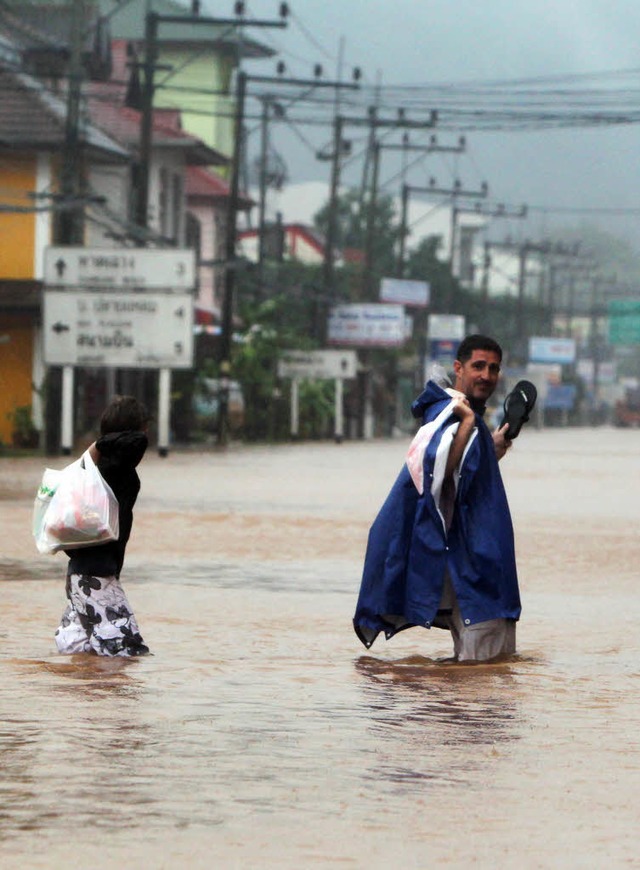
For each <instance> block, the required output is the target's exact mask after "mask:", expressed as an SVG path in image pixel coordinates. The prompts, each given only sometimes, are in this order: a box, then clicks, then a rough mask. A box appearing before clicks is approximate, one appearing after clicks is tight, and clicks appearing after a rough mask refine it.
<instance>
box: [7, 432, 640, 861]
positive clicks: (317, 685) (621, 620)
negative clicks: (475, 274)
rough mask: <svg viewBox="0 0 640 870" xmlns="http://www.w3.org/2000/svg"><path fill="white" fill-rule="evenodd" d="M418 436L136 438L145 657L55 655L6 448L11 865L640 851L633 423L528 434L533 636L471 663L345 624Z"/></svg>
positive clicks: (520, 447) (584, 855)
mask: <svg viewBox="0 0 640 870" xmlns="http://www.w3.org/2000/svg"><path fill="white" fill-rule="evenodd" d="M406 446H407V445H406V444H405V443H404V442H402V441H385V442H374V443H367V444H359V443H358V444H355V443H354V444H352V443H346V444H342V445H339V446H338V445H334V444H323V445H296V446H283V447H277V448H271V449H269V448H253V449H252V448H232V449H230V450H229V451H228V452H227V453H224V454H221V453H210V454H187V453H175V454H172V455H171V456H169V458H168V459H164V460H163V459H160V458H158V457H156V456H155V455H149V456H148V457H147V458H145V460H144V462H143V464H142V466H141V468H140V474H141V478H142V484H143V490H142V495H141V497H140V500H139V503H138V507H137V511H136V519H135V523H134V532H133V538H132V542H131V545H130V548H129V551H128V557H127V564H126V566H125V573H124V575H123V582H124V584H125V588H126V589H127V592H128V595H129V598H130V600H131V602H132V604H133V605H134V608H135V611H136V615H137V617H138V620H139V623H140V626H141V630H142V633H143V635H144V638H145V640H146V641H147V643H148V644H149V645H150V646H151V648H152V650H153V652H154V655H153V656H151V657H147V658H144V659H138V660H133V661H122V660H112V659H99V658H92V657H89V656H74V657H62V656H58V655H57V654H56V653H55V651H54V650H55V647H54V644H53V636H52V635H53V630H54V629H55V626H56V624H57V620H58V618H59V616H60V613H61V611H62V609H63V606H64V589H63V587H64V582H63V575H64V570H65V560H64V557H62V556H56V557H45V556H39V555H38V554H37V553H36V551H35V548H34V546H33V543H32V540H31V537H30V513H31V504H32V500H33V494H34V491H35V488H36V486H37V484H38V482H39V478H40V476H41V472H42V468H43V463H42V461H40V460H38V459H29V460H9V459H0V521H1V522H2V530H3V534H2V539H1V541H0V589H1V592H2V616H1V619H0V635H1V638H2V643H1V644H0V703H1V707H0V709H1V710H2V721H1V724H0V728H1V731H0V752H1V757H0V761H1V771H2V773H1V779H0V783H1V786H0V866H1V867H2V868H14V867H15V868H17V867H22V868H63V867H67V866H70V867H87V866H88V867H106V866H109V867H111V866H114V867H118V868H121V870H128V868H183V867H185V868H210V867H216V868H217V867H221V868H245V867H247V868H263V867H264V868H271V867H273V868H307V867H328V866H334V865H335V866H338V867H353V868H360V867H362V868H378V867H386V866H388V865H389V864H390V863H391V864H393V865H394V866H397V865H401V866H403V867H415V868H422V867H429V866H433V865H434V864H435V865H436V866H448V867H467V866H469V865H470V864H473V865H475V866H478V867H500V868H502V867H514V868H515V867H518V868H522V867H524V868H537V867H541V868H547V867H575V868H591V867H593V868H601V867H636V866H640V856H639V853H638V846H639V845H640V834H639V831H640V824H639V823H640V808H639V807H640V754H639V751H638V750H639V749H640V728H639V726H640V721H639V720H640V694H639V692H640V630H639V627H638V626H639V624H640V544H639V536H638V519H639V517H640V485H639V484H640V474H639V471H640V433H638V432H637V431H622V430H612V429H597V430H582V431H581V430H565V431H560V430H548V431H545V432H536V431H533V430H532V431H525V432H524V433H523V434H522V435H521V437H520V439H519V440H518V442H516V445H515V447H514V449H513V451H512V454H511V455H510V456H508V457H507V459H506V460H505V461H504V463H503V474H504V477H505V482H506V485H507V490H508V493H509V497H510V502H511V506H512V512H513V516H514V523H515V527H516V535H517V550H518V557H519V568H520V575H521V587H522V597H523V604H524V612H523V618H522V621H521V623H520V625H519V630H518V631H519V634H518V648H519V654H518V656H517V657H516V658H515V659H514V660H513V661H509V662H506V663H502V664H493V665H476V666H473V665H465V666H463V665H456V664H452V663H447V662H446V661H442V659H445V658H446V657H447V656H448V655H450V652H451V643H450V639H449V636H448V634H447V633H445V632H441V631H437V630H435V629H434V630H432V631H431V632H427V631H423V630H422V629H417V628H416V629H411V630H409V631H407V632H404V633H403V634H402V635H400V636H399V637H397V638H395V639H394V640H392V641H390V642H389V643H386V642H385V641H384V640H382V639H379V640H378V641H377V642H376V644H375V645H374V646H373V647H372V649H371V650H370V651H365V650H364V647H362V646H361V645H360V644H359V641H357V639H356V637H355V635H354V634H353V631H352V629H351V616H352V612H353V608H354V605H355V598H356V594H357V589H358V584H359V578H360V570H361V563H362V556H363V553H364V546H365V541H366V534H367V530H368V526H369V524H370V522H371V520H372V519H373V516H374V515H375V513H376V512H377V510H378V507H379V506H380V504H381V502H382V500H383V498H384V497H385V495H386V493H387V491H388V489H389V487H390V485H391V483H392V481H393V479H394V477H395V474H396V473H397V471H398V469H399V467H400V465H401V464H402V461H403V456H404V452H405V449H406ZM50 463H51V464H52V465H54V466H55V467H59V466H61V465H63V464H64V462H63V461H61V460H51V461H50Z"/></svg>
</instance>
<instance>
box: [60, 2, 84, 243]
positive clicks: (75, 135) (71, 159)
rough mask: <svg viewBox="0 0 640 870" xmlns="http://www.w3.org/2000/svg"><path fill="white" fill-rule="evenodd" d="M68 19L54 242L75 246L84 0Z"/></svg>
mask: <svg viewBox="0 0 640 870" xmlns="http://www.w3.org/2000/svg"><path fill="white" fill-rule="evenodd" d="M72 9H73V14H72V18H71V45H70V56H69V72H68V85H67V113H66V119H65V136H64V147H63V152H62V168H61V177H60V193H61V194H62V204H63V206H64V207H63V209H62V211H61V213H60V218H59V225H58V232H57V235H58V238H57V243H58V244H60V245H75V244H80V243H81V242H82V235H83V227H82V223H83V221H82V207H81V206H79V205H78V204H77V203H75V202H74V200H77V199H78V198H79V195H80V188H79V180H80V178H81V175H82V171H83V167H82V165H81V161H80V104H81V100H82V78H83V69H82V39H83V32H84V23H85V15H84V13H85V3H84V0H74V2H73V7H72Z"/></svg>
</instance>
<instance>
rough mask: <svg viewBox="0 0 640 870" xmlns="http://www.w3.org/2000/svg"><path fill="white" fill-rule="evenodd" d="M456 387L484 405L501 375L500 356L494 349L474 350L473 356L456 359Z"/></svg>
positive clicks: (473, 400) (454, 367) (470, 399)
mask: <svg viewBox="0 0 640 870" xmlns="http://www.w3.org/2000/svg"><path fill="white" fill-rule="evenodd" d="M453 370H454V372H455V375H456V382H455V385H454V386H455V388H456V390H459V391H460V392H461V393H464V394H465V396H466V397H467V399H469V401H470V402H471V403H472V404H473V403H476V404H480V405H484V404H485V403H486V402H487V399H489V398H490V396H491V395H492V394H493V391H494V390H495V388H496V386H497V384H498V378H499V376H500V357H499V356H498V354H497V353H496V352H495V351H493V350H474V351H473V352H472V354H471V358H470V359H468V360H467V361H466V362H464V363H461V362H460V361H459V360H455V362H454V363H453Z"/></svg>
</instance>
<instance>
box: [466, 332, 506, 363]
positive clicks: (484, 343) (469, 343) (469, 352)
mask: <svg viewBox="0 0 640 870" xmlns="http://www.w3.org/2000/svg"><path fill="white" fill-rule="evenodd" d="M474 350H491V351H493V352H494V353H497V354H498V356H499V357H500V362H502V348H501V347H500V345H499V344H498V342H497V341H496V340H495V339H494V338H489V336H488V335H477V334H476V335H468V336H467V337H466V338H463V339H462V341H461V342H460V346H459V347H458V352H457V353H456V359H457V360H458V361H459V362H461V363H466V362H467V360H470V359H471V357H472V356H473V352H474Z"/></svg>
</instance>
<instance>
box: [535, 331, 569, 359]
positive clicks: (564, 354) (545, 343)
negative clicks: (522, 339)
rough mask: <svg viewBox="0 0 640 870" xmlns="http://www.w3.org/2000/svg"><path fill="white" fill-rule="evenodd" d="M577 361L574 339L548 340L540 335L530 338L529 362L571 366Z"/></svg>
mask: <svg viewBox="0 0 640 870" xmlns="http://www.w3.org/2000/svg"><path fill="white" fill-rule="evenodd" d="M575 359H576V341H575V339H574V338H552V337H550V338H546V337H544V336H539V335H537V336H531V337H530V338H529V362H533V363H562V364H571V363H573V362H575Z"/></svg>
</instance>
